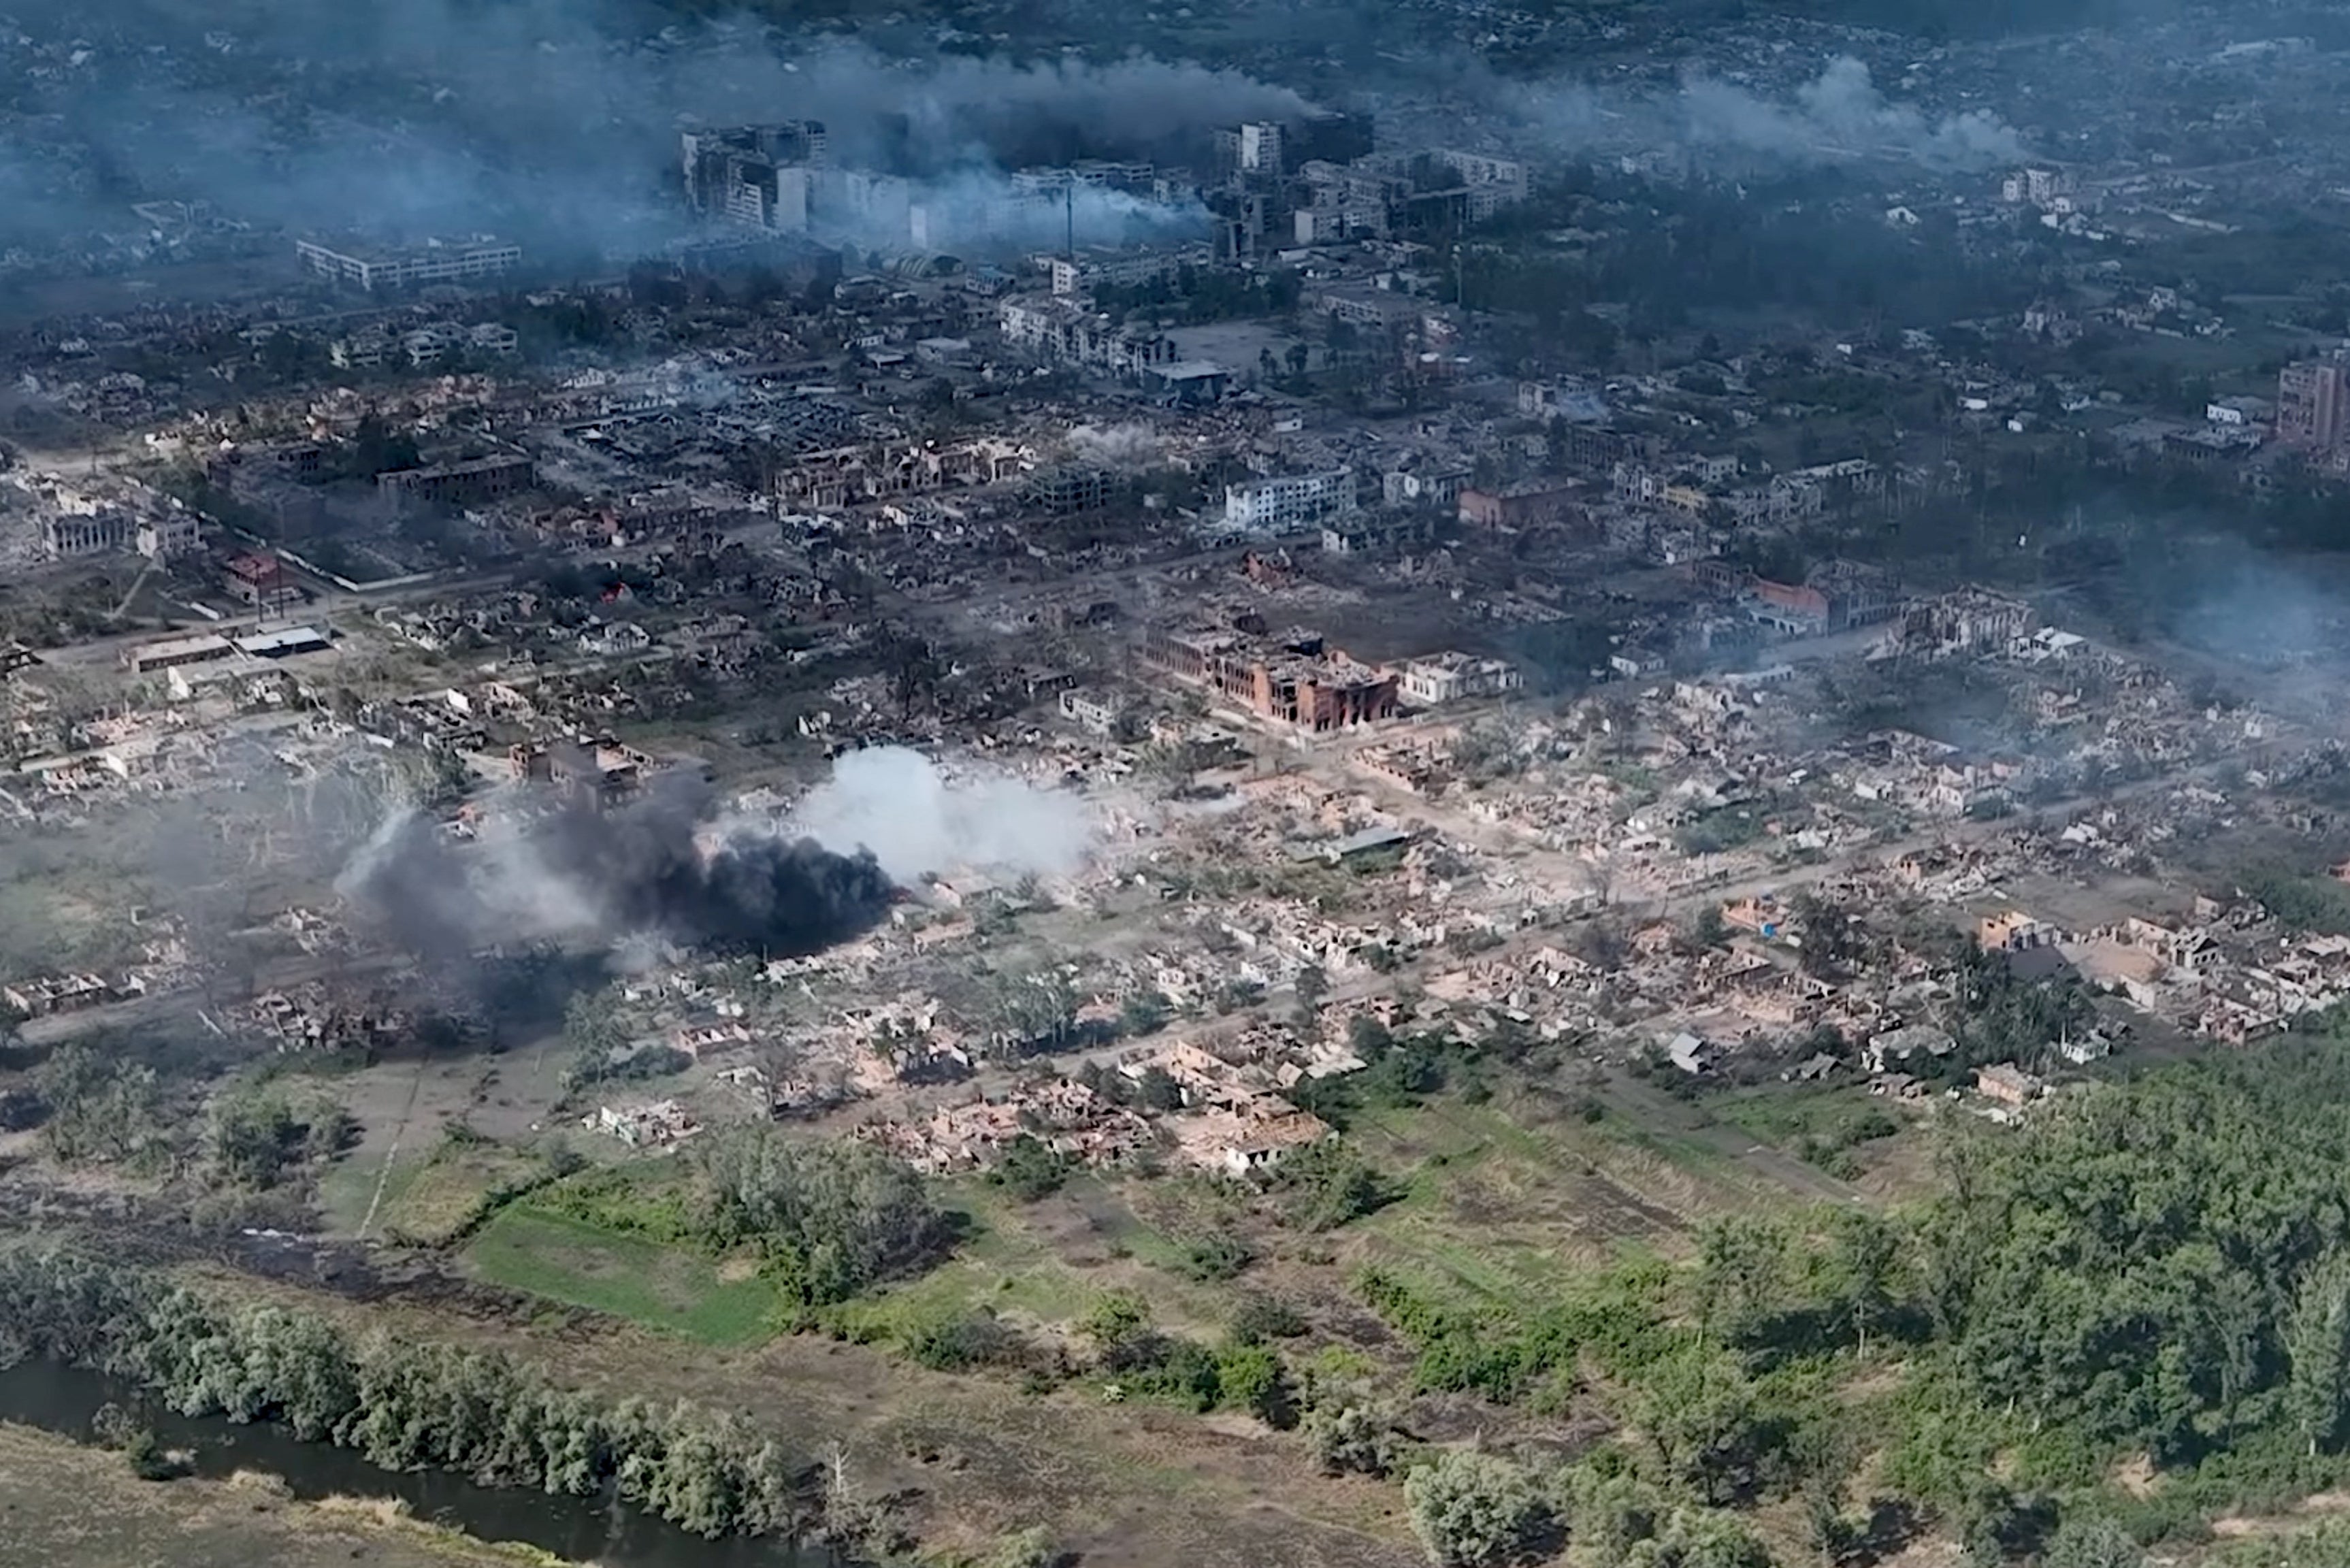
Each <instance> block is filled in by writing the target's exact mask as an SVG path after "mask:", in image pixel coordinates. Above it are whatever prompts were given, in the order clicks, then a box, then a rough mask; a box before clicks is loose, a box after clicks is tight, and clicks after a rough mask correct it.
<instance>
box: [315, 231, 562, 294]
mask: <svg viewBox="0 0 2350 1568" xmlns="http://www.w3.org/2000/svg"><path fill="white" fill-rule="evenodd" d="M294 252H295V254H296V255H297V256H299V257H300V258H301V259H302V261H303V263H304V265H307V266H308V267H309V268H310V269H311V270H312V271H313V272H316V273H317V274H319V275H321V276H325V277H331V278H335V279H337V280H338V281H340V282H344V283H355V284H357V285H359V286H360V287H361V288H364V289H367V290H369V292H373V291H375V290H377V289H385V288H408V287H413V286H417V285H419V284H427V283H464V282H469V281H471V280H473V279H474V278H484V277H495V276H497V275H499V274H501V273H508V272H512V271H513V270H514V269H515V268H516V267H518V266H520V265H522V247H521V246H520V245H515V244H506V243H505V242H504V241H503V240H496V239H492V238H491V237H489V236H488V235H486V234H484V235H477V236H475V237H474V238H473V239H469V240H427V241H425V242H424V243H423V244H421V245H411V246H407V247H404V248H392V249H377V248H374V247H370V246H367V245H363V244H327V243H325V242H322V241H318V240H297V241H296V242H295V244H294Z"/></svg>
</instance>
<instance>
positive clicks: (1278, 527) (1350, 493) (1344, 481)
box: [1224, 468, 1356, 534]
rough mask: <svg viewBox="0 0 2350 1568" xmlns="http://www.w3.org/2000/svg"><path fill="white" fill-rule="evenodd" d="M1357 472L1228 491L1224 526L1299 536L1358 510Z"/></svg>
mask: <svg viewBox="0 0 2350 1568" xmlns="http://www.w3.org/2000/svg"><path fill="white" fill-rule="evenodd" d="M1355 506H1356V501H1355V471H1354V470H1353V469H1351V468H1333V469H1326V470H1324V471H1323V472H1319V473H1297V474H1284V475H1282V476H1280V477H1278V478H1274V479H1253V480H1251V481H1249V482H1248V483H1245V484H1229V485H1226V486H1225V487H1224V526H1226V527H1227V528H1237V529H1240V530H1242V531H1243V532H1244V533H1252V534H1295V533H1302V532H1305V530H1307V529H1309V528H1316V527H1319V526H1320V525H1321V524H1323V523H1324V522H1325V521H1326V520H1328V519H1329V518H1332V517H1344V516H1347V515H1348V514H1351V513H1352V512H1353V511H1354V510H1355Z"/></svg>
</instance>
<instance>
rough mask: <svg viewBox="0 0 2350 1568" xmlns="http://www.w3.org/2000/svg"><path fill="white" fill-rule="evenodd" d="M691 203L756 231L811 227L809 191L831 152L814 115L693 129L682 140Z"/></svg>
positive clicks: (794, 230) (795, 230)
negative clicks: (814, 173) (809, 225)
mask: <svg viewBox="0 0 2350 1568" xmlns="http://www.w3.org/2000/svg"><path fill="white" fill-rule="evenodd" d="M678 146H679V153H680V161H681V166H682V170H683V173H684V176H685V200H686V205H688V206H689V207H691V208H692V209H693V210H694V211H695V212H697V213H702V214H704V215H706V216H723V217H727V218H731V219H733V221H734V222H736V223H743V224H746V225H748V226H749V227H752V228H756V229H776V230H781V231H784V232H785V233H799V232H802V231H804V230H806V228H807V225H808V206H809V201H808V193H809V187H810V183H811V181H812V178H813V176H812V175H811V174H810V172H809V171H811V170H814V169H817V168H821V167H822V166H823V165H824V162H825V157H826V152H827V138H826V135H825V129H824V126H823V124H822V123H821V122H820V121H817V120H813V119H793V120H785V121H783V122H782V123H780V124H776V125H743V126H734V127H732V128H730V129H727V130H688V131H684V132H682V133H681V135H680V136H679V138H678Z"/></svg>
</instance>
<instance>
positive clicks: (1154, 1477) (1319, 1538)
mask: <svg viewBox="0 0 2350 1568" xmlns="http://www.w3.org/2000/svg"><path fill="white" fill-rule="evenodd" d="M180 1272H181V1274H182V1277H183V1278H186V1279H188V1280H190V1281H191V1282H194V1283H196V1284H197V1285H198V1286H199V1288H201V1289H203V1290H204V1291H205V1292H207V1293H224V1294H228V1295H234V1296H242V1297H244V1298H246V1299H260V1300H265V1301H269V1302H272V1303H276V1304H279V1305H282V1306H288V1307H296V1308H299V1309H302V1310H305V1311H311V1312H317V1313H321V1314H325V1315H327V1316H328V1317H330V1318H333V1319H335V1320H336V1321H338V1322H339V1323H340V1324H343V1325H344V1326H345V1328H346V1329H347V1330H348V1331H349V1332H351V1333H354V1334H357V1333H359V1332H361V1331H363V1330H365V1329H368V1328H377V1329H382V1330H385V1331H387V1332H389V1333H390V1334H392V1335H393V1336H394V1337H396V1338H399V1339H401V1340H404V1341H410V1342H414V1343H420V1344H421V1343H439V1344H451V1345H464V1346H469V1347H473V1348H482V1349H495V1350H499V1351H503V1352H504V1353H506V1354H508V1355H513V1356H515V1357H516V1358H517V1359H518V1360H519V1361H521V1362H523V1363H525V1364H527V1365H531V1366H543V1367H556V1368H560V1372H561V1376H562V1379H563V1381H564V1382H565V1383H566V1384H567V1385H568V1386H575V1387H582V1388H586V1389H588V1390H590V1391H592V1392H594V1393H596V1394H598V1396H600V1397H606V1398H608V1399H613V1400H619V1399H627V1398H644V1399H650V1400H651V1401H653V1402H655V1403H656V1404H661V1403H666V1402H668V1401H671V1400H675V1399H679V1398H683V1399H687V1400H691V1401H693V1402H695V1403H696V1404H700V1405H704V1406H707V1407H711V1408H715V1409H725V1410H730V1411H733V1412H735V1413H738V1414H741V1415H743V1416H746V1417H749V1418H750V1419H751V1420H753V1421H754V1422H755V1423H757V1424H759V1425H760V1426H762V1427H764V1428H767V1429H769V1430H773V1431H776V1432H783V1433H789V1434H794V1435H795V1436H799V1437H803V1438H806V1439H808V1440H810V1441H821V1442H822V1443H823V1444H825V1445H826V1446H827V1448H828V1447H829V1445H830V1444H832V1443H834V1442H837V1443H838V1444H839V1445H840V1446H841V1452H842V1455H843V1459H844V1463H845V1466H846V1470H847V1480H848V1481H849V1482H850V1484H851V1486H852V1488H853V1490H854V1491H855V1492H856V1493H857V1494H858V1496H860V1497H863V1498H868V1499H876V1500H879V1499H888V1500H890V1501H891V1502H892V1504H893V1505H894V1506H893V1512H894V1513H895V1515H896V1517H897V1518H898V1520H899V1521H900V1522H901V1523H903V1524H905V1525H906V1526H908V1527H910V1529H911V1530H912V1531H913V1532H914V1533H915V1534H916V1535H917V1536H918V1537H919V1538H920V1540H921V1541H922V1542H923V1543H924V1545H925V1546H926V1547H928V1548H931V1549H932V1550H939V1551H946V1552H979V1551H984V1550H985V1549H986V1547H987V1546H988V1545H989V1544H990V1543H992V1542H995V1541H998V1540H1001V1539H1002V1538H1003V1536H1005V1535H1006V1534H1009V1533H1011V1532H1015V1531H1018V1530H1021V1529H1024V1528H1027V1527H1029V1526H1031V1525H1043V1526H1044V1527H1045V1528H1046V1529H1047V1530H1049V1531H1050V1532H1052V1535H1053V1538H1054V1540H1055V1542H1056V1543H1057V1544H1058V1545H1060V1546H1061V1547H1062V1548H1063V1549H1064V1550H1066V1551H1072V1552H1077V1553H1079V1554H1080V1555H1081V1556H1082V1557H1084V1558H1086V1559H1087V1560H1088V1561H1100V1562H1105V1563H1112V1562H1114V1563H1121V1564H1127V1565H1129V1568H1249V1565H1251V1564H1257V1563H1284V1564H1296V1565H1298V1568H1415V1565H1417V1564H1419V1563H1422V1562H1424V1561H1425V1558H1424V1557H1423V1555H1422V1553H1421V1552H1420V1551H1419V1547H1418V1546H1417V1545H1416V1544H1415V1543H1414V1542H1412V1540H1411V1537H1410V1533H1409V1527H1408V1526H1407V1524H1406V1522H1405V1520H1404V1516H1403V1509H1402V1507H1401V1500H1400V1499H1399V1497H1398V1496H1397V1494H1396V1490H1395V1489H1394V1488H1393V1487H1391V1486H1388V1485H1386V1484H1384V1483H1381V1482H1378V1481H1373V1480H1367V1479H1366V1478H1363V1477H1359V1476H1357V1477H1331V1476H1325V1475H1323V1474H1321V1473H1319V1471H1318V1469H1317V1468H1316V1467H1315V1464H1314V1462H1313V1460H1312V1459H1311V1458H1310V1457H1309V1456H1308V1455H1307V1453H1306V1451H1305V1443H1304V1440H1303V1439H1302V1438H1300V1437H1299V1436H1298V1435H1297V1434H1296V1433H1294V1432H1274V1431H1272V1430H1270V1429H1268V1428H1264V1427H1263V1426H1262V1425H1261V1424H1259V1423H1257V1422H1254V1421H1251V1420H1246V1419H1215V1420H1211V1419H1204V1418H1202V1417H1199V1416H1197V1415H1194V1414H1192V1413H1191V1412H1189V1411H1183V1410H1178V1409H1175V1408H1172V1407H1154V1406H1150V1405H1148V1404H1141V1403H1128V1404H1118V1405H1107V1404H1104V1403H1102V1402H1100V1401H1099V1400H1098V1399H1097V1398H1093V1397H1088V1396H1087V1394H1086V1393H1085V1392H1084V1391H1083V1390H1080V1389H1074V1388H1071V1389H1063V1390H1060V1391H1057V1392H1055V1393H1053V1394H1051V1395H1047V1396H1042V1397H1035V1396H1027V1395H1023V1394H1021V1393H1019V1392H1017V1391H1016V1390H1015V1389H1014V1387H1013V1386H1011V1385H1010V1384H1008V1383H1007V1382H1005V1381H1003V1380H1001V1379H997V1378H991V1377H988V1376H983V1375H975V1374H961V1375H958V1374H946V1373H937V1372H931V1371H927V1370H924V1369H923V1368H920V1367H919V1366H910V1365H908V1364H906V1363H903V1362H900V1361H897V1360H894V1359H892V1358H890V1357H889V1356H888V1355H886V1354H884V1353H883V1352H881V1351H880V1350H879V1349H876V1348H873V1347H869V1346H865V1345H854V1344H845V1343H841V1342H837V1341H834V1340H829V1339H826V1338H823V1337H821V1336H818V1335H814V1334H798V1335H791V1334H787V1335H784V1336H782V1337H780V1338H777V1339H774V1340H771V1341H769V1342H767V1343H765V1344H764V1345H748V1346H732V1347H721V1346H711V1345H696V1344H693V1343H691V1342H689V1341H685V1340H681V1339H678V1338H674V1337H671V1336H668V1335H661V1334H651V1333H648V1332H646V1331H644V1330H642V1329H639V1328H637V1327H634V1326H632V1325H630V1324H626V1323H622V1322H619V1321H618V1320H614V1319H606V1318H599V1317H596V1316H594V1315H593V1314H574V1313H548V1312H542V1313H539V1314H522V1313H515V1312H509V1311H504V1310H487V1309H488V1308H490V1307H491V1306H492V1304H493V1303H492V1300H491V1298H489V1297H488V1296H487V1295H478V1296H472V1295H468V1294H467V1293H463V1292H454V1291H445V1290H442V1291H417V1292H407V1291H400V1290H391V1291H387V1292H384V1293H380V1294H373V1293H371V1297H370V1299H369V1300H365V1301H360V1300H356V1299H353V1298H352V1297H351V1296H349V1295H346V1294H343V1293H338V1292H333V1291H322V1290H318V1289H315V1288H306V1287H305V1286H303V1285H300V1284H297V1283H295V1282H292V1281H290V1280H288V1279H285V1278H268V1279H264V1278H258V1277H255V1275H253V1274H250V1273H246V1272H242V1271H238V1270H234V1269H228V1268H223V1267H221V1266H219V1265H217V1264H211V1265H206V1264H188V1265H183V1266H182V1269H181V1271H180ZM1269 1476H1278V1477H1280V1478H1282V1480H1281V1484H1280V1485H1279V1486H1278V1487H1277V1488H1274V1487H1269V1486H1268V1485H1267V1484H1266V1478H1267V1477H1269Z"/></svg>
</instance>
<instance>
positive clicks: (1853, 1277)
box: [1825, 1209, 1901, 1360]
mask: <svg viewBox="0 0 2350 1568" xmlns="http://www.w3.org/2000/svg"><path fill="white" fill-rule="evenodd" d="M1900 1262H1901V1238H1900V1234H1899V1232H1898V1231H1895V1230H1894V1228H1893V1226H1892V1224H1891V1223H1890V1222H1889V1221H1887V1220H1886V1219H1885V1218H1884V1217H1883V1216H1882V1215H1879V1214H1877V1213H1875V1212H1872V1211H1869V1210H1857V1209H1843V1210H1836V1212H1835V1216H1834V1217H1833V1219H1831V1220H1830V1221H1829V1225H1828V1253H1827V1258H1826V1260H1825V1283H1826V1286H1827V1292H1828V1300H1829V1303H1830V1306H1831V1310H1833V1311H1834V1312H1835V1314H1836V1315H1837V1316H1838V1317H1839V1318H1840V1319H1841V1320H1842V1321H1843V1323H1844V1324H1845V1326H1846V1328H1847V1329H1848V1330H1849V1331H1850V1332H1851V1333H1852V1334H1853V1335H1854V1337H1855V1339H1856V1341H1857V1344H1858V1348H1859V1353H1860V1355H1861V1358H1862V1359H1863V1360H1866V1359H1867V1357H1868V1336H1869V1334H1871V1333H1872V1332H1874V1331H1875V1330H1876V1329H1877V1327H1878V1326H1879V1325H1880V1324H1883V1323H1884V1322H1885V1320H1886V1318H1887V1317H1888V1316H1889V1315H1891V1314H1892V1311H1893V1295H1894V1281H1895V1275H1896V1272H1897V1271H1898V1269H1899V1267H1900Z"/></svg>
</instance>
